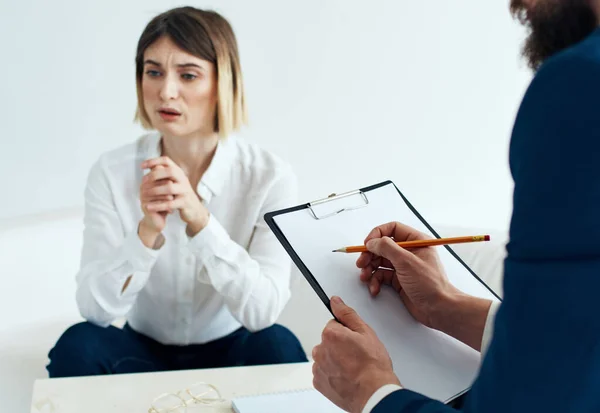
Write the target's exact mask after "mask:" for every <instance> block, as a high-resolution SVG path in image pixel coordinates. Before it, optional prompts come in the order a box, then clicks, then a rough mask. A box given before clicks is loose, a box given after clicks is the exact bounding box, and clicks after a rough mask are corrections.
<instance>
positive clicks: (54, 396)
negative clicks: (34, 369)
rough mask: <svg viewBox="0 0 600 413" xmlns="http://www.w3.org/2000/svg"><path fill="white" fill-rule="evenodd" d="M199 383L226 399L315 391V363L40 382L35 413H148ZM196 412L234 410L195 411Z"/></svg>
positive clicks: (35, 393) (35, 390)
mask: <svg viewBox="0 0 600 413" xmlns="http://www.w3.org/2000/svg"><path fill="white" fill-rule="evenodd" d="M197 382H207V383H211V384H212V385H214V386H216V387H217V388H218V389H219V390H220V392H221V396H222V397H223V398H225V399H227V400H231V399H232V398H233V397H236V396H243V395H251V394H257V393H270V392H277V391H285V390H295V389H306V388H312V387H313V386H312V362H307V363H293V364H278V365H267V366H252V367H229V368H219V369H204V370H183V371H170V372H162V373H138V374H118V375H110V376H90V377H73V378H60V379H40V380H36V381H35V383H34V388H33V398H32V402H31V413H81V412H86V413H108V412H110V413H133V412H136V413H138V412H139V413H145V412H148V409H149V408H150V405H151V403H152V401H153V400H154V399H155V398H156V397H157V396H159V395H160V394H162V393H169V392H174V393H175V392H177V391H179V390H182V389H185V388H187V387H188V386H190V385H192V384H194V383H197ZM189 411H190V413H191V412H196V411H199V412H202V413H208V412H223V413H225V412H227V413H230V412H232V411H233V409H231V407H230V405H229V404H228V403H227V404H226V405H225V406H224V407H220V408H205V407H203V408H200V409H198V408H190V409H189Z"/></svg>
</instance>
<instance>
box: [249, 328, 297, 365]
mask: <svg viewBox="0 0 600 413" xmlns="http://www.w3.org/2000/svg"><path fill="white" fill-rule="evenodd" d="M252 336H253V337H252V346H251V347H252V350H253V353H254V354H253V356H254V357H256V358H257V359H258V360H259V361H261V362H263V363H265V364H266V363H295V362H304V361H307V360H308V359H307V357H306V353H305V352H304V349H303V348H302V344H301V343H300V340H298V337H296V335H295V334H294V333H292V332H291V331H290V330H289V329H288V328H286V327H284V326H282V325H280V324H275V325H273V326H271V327H269V328H266V329H264V330H261V331H257V332H256V333H253V334H252ZM263 363H260V364H263Z"/></svg>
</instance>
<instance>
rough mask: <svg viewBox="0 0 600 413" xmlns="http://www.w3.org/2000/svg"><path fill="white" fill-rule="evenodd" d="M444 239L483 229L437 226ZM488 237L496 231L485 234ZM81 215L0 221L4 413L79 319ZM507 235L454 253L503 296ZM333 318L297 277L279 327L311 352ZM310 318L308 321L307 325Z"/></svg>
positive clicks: (22, 405) (21, 407)
mask: <svg viewBox="0 0 600 413" xmlns="http://www.w3.org/2000/svg"><path fill="white" fill-rule="evenodd" d="M436 230H437V231H438V232H439V233H440V235H441V236H452V235H459V234H470V233H479V232H481V231H482V229H476V230H474V229H468V228H462V229H461V228H453V227H450V226H436ZM487 232H488V233H489V232H490V231H487ZM81 233H82V216H81V211H80V210H66V211H61V212H58V213H55V214H51V215H47V216H42V217H36V218H32V219H28V220H17V221H9V222H4V223H0V263H1V265H2V274H3V281H4V282H3V284H4V288H3V289H2V296H1V297H0V298H1V300H0V302H1V303H2V310H3V311H2V312H1V313H0V314H1V315H0V317H2V320H1V322H0V400H2V403H1V404H2V407H1V408H0V410H1V411H3V412H15V413H16V412H26V411H29V406H30V400H31V391H32V386H33V382H34V380H35V379H37V378H44V377H47V373H46V370H45V365H46V363H47V353H48V351H49V349H50V348H51V347H52V346H53V345H54V343H55V341H56V340H57V338H58V337H59V336H60V334H61V333H62V332H63V331H64V330H65V329H66V328H67V327H68V326H70V325H71V324H74V323H76V322H79V321H81V317H80V315H79V313H78V311H77V307H76V305H75V299H74V296H75V274H76V272H77V267H78V263H79V252H80V248H81ZM505 242H506V236H505V234H503V233H498V232H492V241H491V242H489V243H485V244H478V245H476V246H475V245H468V244H464V245H458V246H456V247H455V248H454V250H455V251H456V252H457V254H459V255H460V256H461V257H462V258H463V260H465V262H466V263H467V264H468V265H469V266H470V267H471V268H472V269H473V270H474V271H475V272H476V273H477V274H478V275H479V276H480V277H481V278H482V279H483V280H484V281H485V282H486V283H487V284H488V285H489V286H490V287H491V288H492V289H493V290H495V291H496V292H498V293H499V294H500V295H501V294H502V291H501V278H502V267H503V259H504V251H505V249H504V245H505ZM330 318H331V316H330V314H329V313H328V311H327V309H326V308H325V306H324V305H323V304H322V303H321V302H320V301H319V299H318V297H317V296H316V294H314V293H313V291H312V289H311V288H310V286H309V284H308V283H307V282H306V280H305V279H304V278H303V277H302V276H301V274H300V273H299V272H295V273H294V277H293V281H292V299H291V301H290V303H289V304H288V306H287V307H286V309H285V311H284V313H283V314H282V316H281V318H280V320H279V322H280V323H281V324H284V325H286V326H287V327H288V328H290V329H291V330H292V331H294V332H295V333H296V334H297V335H298V337H299V338H300V341H301V342H302V345H303V346H304V348H305V350H306V352H307V354H308V355H309V357H310V353H311V350H312V348H313V347H314V345H316V344H317V343H318V342H319V341H320V334H321V330H322V328H323V326H324V325H325V323H326V322H327V321H328V320H329V319H330ZM306 320H310V322H308V323H307V322H306Z"/></svg>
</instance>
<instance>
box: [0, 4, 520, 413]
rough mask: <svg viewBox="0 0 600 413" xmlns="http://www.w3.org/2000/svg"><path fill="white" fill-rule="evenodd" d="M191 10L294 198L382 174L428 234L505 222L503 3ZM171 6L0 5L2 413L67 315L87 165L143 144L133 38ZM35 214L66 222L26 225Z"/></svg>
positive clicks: (513, 53) (507, 65)
mask: <svg viewBox="0 0 600 413" xmlns="http://www.w3.org/2000/svg"><path fill="white" fill-rule="evenodd" d="M189 4H191V5H194V6H197V7H211V8H215V9H216V10H217V11H220V12H221V13H222V14H224V15H225V16H226V17H227V18H228V19H229V20H230V21H231V23H232V25H233V27H234V29H235V31H236V33H237V36H238V40H239V43H240V49H241V54H242V65H243V70H244V75H245V81H246V85H247V92H248V98H249V104H250V113H251V127H250V128H249V129H248V131H247V133H246V137H247V138H248V139H252V140H255V141H257V142H259V143H260V144H262V145H263V146H265V147H267V148H270V149H271V150H273V151H275V152H277V153H278V154H279V155H281V156H282V157H284V158H286V159H287V160H288V161H289V162H290V163H292V165H293V166H294V167H295V169H296V171H297V174H298V177H299V181H300V185H301V197H302V200H303V201H310V200H311V199H315V198H321V197H324V196H326V195H328V194H330V193H331V192H343V191H346V190H351V189H355V188H357V187H361V186H365V185H369V184H372V183H375V182H378V181H381V180H385V179H392V180H394V181H395V182H396V184H397V185H398V186H399V187H400V189H401V190H402V191H403V192H404V193H405V194H406V195H407V196H408V198H409V199H410V200H411V201H412V202H413V204H414V205H415V206H416V207H417V208H418V209H419V210H420V211H421V212H422V213H423V215H424V216H425V218H426V219H427V220H428V221H430V222H432V223H442V224H447V225H456V226H464V227H474V226H480V227H488V228H490V229H500V230H502V229H505V228H506V227H507V224H508V222H509V217H510V212H511V200H512V199H511V198H512V193H511V190H512V182H511V179H510V175H509V171H508V163H507V155H508V141H509V136H510V131H511V128H512V122H513V119H514V115H515V112H516V109H517V107H518V104H519V101H520V98H521V96H522V94H523V92H524V88H525V86H526V84H527V82H528V81H529V78H530V74H529V73H528V71H527V70H526V68H525V67H524V65H523V64H522V63H521V62H520V60H519V57H518V55H519V45H520V43H521V40H522V37H523V32H522V30H521V29H520V28H519V27H518V25H517V24H516V23H515V22H513V21H512V20H511V19H510V16H509V15H508V11H507V8H508V0H504V1H487V0H486V1H481V0H453V1H448V0H437V1H421V2H419V1H408V0H385V1H384V0H369V1H359V0H303V1H298V0H297V1H289V0H288V1H282V0H254V1H247V0H245V1H244V0H237V1H236V0H221V1H216V0H215V1H211V2H209V1H195V2H190V3H189ZM178 5H180V3H178V2H175V1H171V0H160V1H159V0H144V1H141V0H138V1H132V0H127V1H125V0H103V1H99V0H96V1H89V0H88V1H85V0H83V1H82V0H54V1H43V0H19V1H17V0H12V1H11V0H0V53H1V54H0V126H1V127H2V133H1V135H0V136H1V138H0V139H1V142H2V146H1V150H0V176H1V179H2V184H1V186H0V188H1V193H2V195H1V196H0V201H1V202H0V264H1V265H2V266H1V268H2V269H1V270H0V274H1V275H2V276H3V277H2V280H3V281H5V284H4V287H6V288H2V289H0V314H2V316H0V373H2V374H0V389H1V390H2V391H3V392H4V395H3V396H2V400H4V407H6V409H7V410H6V409H5V410H6V411H11V412H12V411H15V412H16V411H25V409H26V408H27V407H28V406H29V403H30V398H31V383H32V382H33V378H34V377H42V375H43V374H44V363H45V357H44V356H45V354H46V353H47V351H48V350H49V349H50V348H51V346H52V345H53V344H54V342H55V340H56V339H57V338H58V334H60V332H62V330H63V329H64V325H65V324H64V323H66V322H71V321H72V320H73V319H74V317H76V308H75V302H74V298H73V296H74V292H73V291H74V281H75V280H74V277H75V273H76V270H77V265H78V255H79V248H80V246H79V241H80V235H81V220H80V218H79V217H78V215H77V214H73V216H74V217H75V218H73V217H72V216H71V214H70V211H72V210H73V209H75V210H79V209H80V208H81V206H82V201H83V189H84V185H85V180H86V176H87V173H88V170H89V167H90V166H91V164H92V163H93V162H94V161H95V160H96V159H97V157H98V156H99V154H100V153H101V152H103V151H106V150H108V149H111V148H113V147H115V146H119V145H123V144H125V143H128V142H131V141H132V140H134V139H136V138H137V137H138V135H139V134H140V133H141V132H142V131H141V129H140V128H139V127H138V126H136V125H134V124H133V122H132V119H133V114H134V108H135V85H134V53H135V47H136V43H137V39H138V36H139V35H140V33H141V32H142V30H143V28H144V26H145V25H146V23H147V22H148V21H149V20H150V19H151V18H152V17H153V16H154V15H155V14H157V13H159V12H162V11H164V10H166V9H168V8H171V7H174V6H178ZM39 215H42V216H51V217H61V216H62V217H65V216H68V217H71V218H68V219H67V220H66V221H56V222H50V223H45V224H42V225H39V226H26V227H24V228H23V226H22V225H21V224H23V223H29V222H31V221H37V218H39ZM59 232H60V233H59ZM448 235H451V234H448ZM2 292H3V294H2ZM52 319H53V320H58V321H56V322H51V321H50V320H52ZM7 402H8V403H9V404H8V405H7V404H6V403H7ZM10 403H12V404H10ZM3 411H4V410H3Z"/></svg>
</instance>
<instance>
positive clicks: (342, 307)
mask: <svg viewBox="0 0 600 413" xmlns="http://www.w3.org/2000/svg"><path fill="white" fill-rule="evenodd" d="M330 302H331V310H332V312H333V315H335V317H336V318H337V319H338V320H339V321H340V322H341V323H342V324H343V325H345V326H346V327H348V328H349V329H350V330H352V331H363V330H364V329H365V328H366V324H365V322H364V321H363V320H362V318H360V316H359V315H358V314H357V313H356V311H354V309H353V308H350V307H348V306H347V305H346V304H344V302H343V301H342V299H341V298H340V297H332V298H331V301H330Z"/></svg>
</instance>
